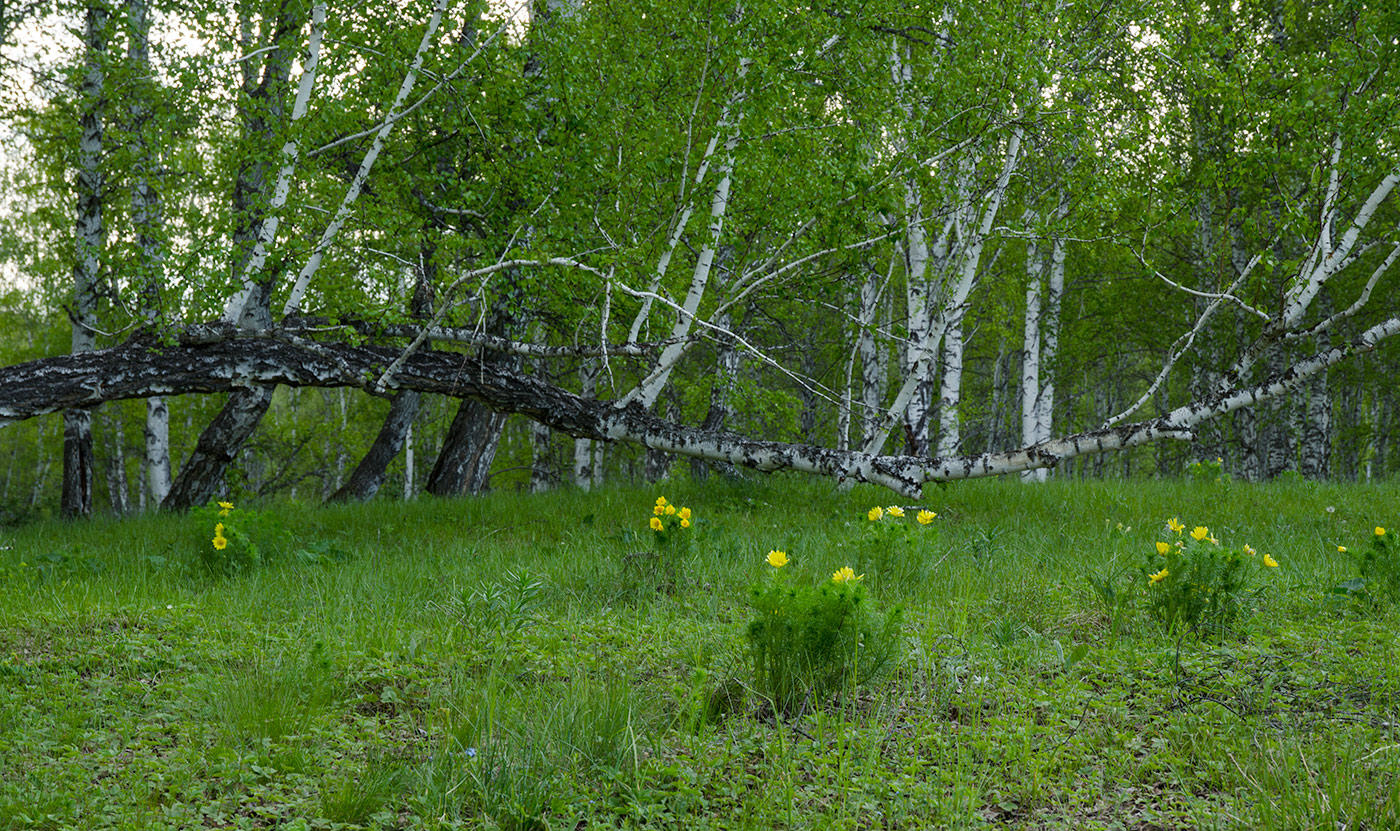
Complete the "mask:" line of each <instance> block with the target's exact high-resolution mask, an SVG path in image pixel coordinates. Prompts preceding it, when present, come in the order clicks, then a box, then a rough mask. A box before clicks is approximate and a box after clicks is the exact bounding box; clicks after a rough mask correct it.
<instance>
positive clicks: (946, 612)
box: [0, 477, 1400, 829]
mask: <svg viewBox="0 0 1400 831" xmlns="http://www.w3.org/2000/svg"><path fill="white" fill-rule="evenodd" d="M657 493H665V495H666V496H667V497H668V498H669V499H671V500H672V502H674V503H676V504H683V505H688V506H690V507H691V508H692V509H693V510H694V511H695V517H696V524H695V526H694V528H693V529H691V530H692V531H693V537H692V544H691V545H690V547H689V549H688V550H687V551H686V553H685V554H684V556H683V557H681V558H680V559H681V562H680V563H679V564H674V563H671V562H663V561H661V560H658V558H656V557H654V556H652V554H651V552H652V548H653V546H652V544H651V543H652V541H651V538H650V532H649V531H648V530H647V528H646V521H647V519H648V518H649V517H650V507H651V505H652V501H653V499H654V498H655V495H656V494H657ZM1397 496H1400V489H1397V488H1396V487H1395V486H1393V485H1387V486H1377V487H1361V486H1341V485H1327V484H1311V483H1296V482H1295V483H1280V484H1271V485H1246V484H1241V483H1223V484H1213V483H1179V482H1126V483H1125V482H1101V483H1070V482H1051V483H1048V484H1045V485H1037V486H1026V485H1022V484H1021V483H1019V482H1010V481H1009V482H998V481H986V482H972V483H966V484H961V485H957V486H954V487H950V488H945V489H937V490H934V491H932V492H931V494H930V497H929V498H928V499H926V500H924V504H925V505H926V506H927V507H929V508H931V509H933V510H935V511H937V512H938V514H939V517H938V519H937V520H936V521H935V522H934V523H933V524H932V525H931V526H929V527H928V528H926V529H924V528H916V529H913V530H916V531H919V532H920V533H916V534H912V535H910V537H909V538H908V539H907V540H904V539H902V538H899V539H880V538H878V537H876V536H872V531H873V530H875V529H873V528H872V526H871V523H869V522H868V521H867V520H866V518H865V511H866V509H867V508H869V507H870V506H871V505H874V504H889V503H890V502H892V501H895V500H893V499H892V497H891V496H890V495H889V494H888V493H886V492H882V491H878V490H875V489H861V488H858V489H857V490H856V491H855V492H854V493H851V494H840V493H837V492H835V491H834V490H832V489H831V488H830V487H828V486H826V485H823V484H820V483H812V482H807V481H804V480H800V479H795V478H781V477H773V478H765V479H758V480H753V481H740V482H731V483H726V482H721V481H714V482H711V483H709V484H707V485H705V486H698V485H691V484H688V483H673V484H668V485H666V486H664V487H663V488H660V489H649V490H638V489H609V490H605V491H603V492H601V493H595V494H582V493H577V492H569V491H564V492H559V493H552V494H545V495H539V496H526V495H517V494H495V495H491V496H489V497H485V498H480V499H470V500H460V501H435V500H425V501H420V502H415V503H412V504H398V503H389V502H384V503H373V504H370V505H366V506H354V507H329V508H312V507H308V506H302V505H281V506H272V507H269V508H267V509H266V510H265V511H264V512H263V513H264V516H263V517H262V520H261V524H257V525H255V524H250V525H249V527H250V528H252V527H272V526H274V525H280V527H279V530H278V532H277V533H276V534H267V537H266V539H267V540H268V541H266V542H265V541H263V540H259V545H260V547H262V548H263V551H262V554H263V556H264V558H265V559H266V560H268V561H269V564H268V565H265V566H263V567H260V568H257V569H254V570H250V571H244V572H241V573H237V574H233V575H231V576H216V575H213V574H210V573H208V572H207V571H206V570H204V569H203V568H202V567H201V566H199V565H197V564H198V562H199V548H198V546H199V545H201V544H207V542H208V538H209V535H210V534H209V530H210V529H208V528H205V527H204V526H203V524H202V521H201V520H199V519H197V518H193V517H144V518H138V519H131V520H124V521H115V520H96V521H93V522H89V523H80V524H60V523H43V524H35V525H30V526H25V527H21V528H17V529H0V547H3V548H4V549H5V550H2V551H0V829H10V828H14V829H29V828H36V829H37V828H53V829H61V828H82V829H101V828H122V829H127V828H181V829H183V828H199V827H209V828H274V827H280V828H318V829H333V828H459V827H461V828H478V827H480V828H505V829H544V828H565V829H569V828H581V827H599V826H607V827H636V828H640V827H648V828H664V827H670V828H735V829H740V828H764V829H769V828H775V827H783V828H852V829H854V828H926V827H945V828H983V827H988V828H990V827H998V828H1000V827H1010V828H1066V829H1069V828H1076V829H1078V828H1103V829H1109V828H1134V829H1174V828H1299V829H1307V828H1319V827H1329V828H1331V827H1336V828H1341V827H1346V828H1350V829H1361V828H1374V829H1381V828H1395V827H1400V785H1398V784H1397V783H1400V726H1397V725H1400V695H1398V693H1400V670H1397V669H1396V667H1397V666H1400V661H1397V658H1400V655H1397V652H1400V648H1398V647H1400V643H1398V642H1397V638H1396V625H1397V622H1400V618H1397V614H1396V612H1395V610H1394V609H1393V608H1391V607H1385V606H1381V607H1376V608H1372V607H1364V606H1361V605H1359V604H1358V603H1354V602H1350V601H1347V600H1345V599H1343V598H1339V597H1337V596H1335V595H1332V594H1330V592H1329V590H1330V588H1331V587H1332V586H1334V585H1336V584H1337V583H1339V582H1341V581H1343V580H1346V579H1348V578H1350V577H1352V576H1354V572H1353V570H1352V564H1351V562H1350V561H1349V560H1347V559H1345V558H1344V557H1343V555H1340V554H1338V553H1337V551H1336V546H1337V545H1339V544H1344V545H1347V546H1349V547H1356V546H1361V545H1364V544H1365V543H1366V541H1367V539H1368V537H1369V535H1370V534H1371V529H1372V528H1373V527H1374V526H1376V525H1386V526H1394V527H1396V528H1397V530H1400V520H1398V519H1397V517H1396V514H1397V512H1400V511H1398V509H1397V505H1400V500H1397ZM901 501H902V500H901ZM239 510H244V509H243V507H242V506H240V508H239ZM1170 516H1179V517H1181V518H1182V519H1184V520H1186V521H1187V523H1188V525H1190V524H1197V523H1198V524H1206V525H1209V526H1210V528H1211V529H1212V531H1213V532H1214V533H1216V534H1218V535H1220V537H1221V538H1222V540H1224V541H1225V542H1226V544H1230V545H1238V544H1241V543H1245V542H1247V543H1249V544H1250V545H1252V546H1253V547H1254V548H1256V549H1258V550H1259V551H1261V552H1268V553H1270V554H1271V555H1272V556H1273V557H1275V558H1276V559H1277V560H1278V561H1279V562H1280V563H1281V565H1280V567H1279V568H1278V569H1276V570H1272V571H1270V573H1269V574H1268V575H1266V576H1267V578H1268V579H1267V580H1265V581H1264V582H1265V583H1266V584H1267V585H1266V586H1265V590H1264V591H1263V592H1262V593H1261V594H1260V595H1259V596H1258V597H1257V598H1255V599H1254V600H1253V601H1252V602H1251V604H1250V615H1251V616H1250V618H1249V620H1248V621H1247V623H1246V625H1245V629H1244V633H1243V636H1241V637H1234V638H1226V639H1216V640H1201V639H1199V638H1196V637H1194V636H1192V635H1190V634H1186V635H1184V636H1175V637H1173V636H1169V635H1168V634H1166V633H1164V632H1163V631H1161V629H1160V627H1158V626H1156V625H1155V624H1154V623H1153V622H1152V621H1151V620H1149V619H1148V618H1147V617H1146V616H1145V615H1144V614H1143V610H1142V604H1141V603H1140V602H1137V601H1139V600H1140V596H1141V594H1142V593H1143V592H1144V591H1146V589H1145V588H1144V587H1143V586H1142V585H1141V580H1140V578H1135V577H1134V575H1135V573H1136V572H1135V571H1134V570H1133V568H1132V567H1133V566H1135V565H1136V564H1137V563H1139V562H1140V561H1141V560H1142V557H1143V553H1144V552H1147V551H1150V550H1151V548H1152V545H1153V542H1154V541H1155V540H1157V539H1161V538H1162V535H1161V529H1162V524H1163V522H1164V521H1165V519H1166V518H1167V517H1170ZM771 548H777V549H782V550H784V551H787V552H788V554H789V555H790V556H791V557H792V563H791V564H790V565H789V566H788V567H787V568H788V569H791V570H792V576H793V578H794V579H809V580H813V581H816V580H821V579H825V577H826V576H827V575H830V574H831V572H832V571H834V570H836V569H838V568H840V567H842V566H846V565H850V566H852V567H853V568H854V569H855V570H856V572H857V573H862V572H863V573H865V574H866V575H867V577H866V585H867V586H868V587H869V588H870V590H871V593H872V594H873V596H874V597H875V598H876V599H877V600H878V601H879V602H880V603H881V604H882V605H884V606H886V607H888V606H889V605H893V604H896V603H898V604H903V605H904V607H905V609H906V623H905V627H904V637H905V646H906V649H905V653H904V657H903V659H902V660H901V661H900V662H899V664H898V666H897V667H896V668H895V669H894V670H893V671H891V672H889V673H887V674H886V675H884V676H882V677H881V678H880V679H879V680H878V681H877V682H876V683H873V684H871V685H868V686H865V687H861V688H858V689H850V688H848V689H845V690H843V691H842V692H841V693H840V694H838V695H836V696H835V697H833V698H832V699H831V700H829V701H823V702H814V703H813V706H810V707H806V708H804V709H803V710H802V711H801V713H800V714H799V715H796V716H794V717H791V718H784V717H781V716H775V715H774V714H773V712H772V710H771V708H768V707H765V706H764V704H763V702H762V701H761V700H758V699H757V698H756V697H754V696H752V695H748V694H747V691H746V689H745V687H746V685H747V683H748V682H749V681H750V680H751V668H750V666H749V664H748V659H747V654H746V652H745V648H744V631H745V628H746V626H747V623H748V615H749V610H748V608H747V607H746V605H745V601H746V598H747V596H748V595H747V593H748V589H749V587H750V586H751V585H753V584H754V583H756V582H758V581H760V580H763V579H767V577H768V572H770V571H771V569H770V568H769V567H768V566H767V565H766V564H765V563H764V555H765V554H766V553H767V552H768V550H769V549H771ZM324 552H334V553H335V556H322V554H323V553H324Z"/></svg>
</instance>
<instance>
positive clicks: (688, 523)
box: [681, 519, 690, 528]
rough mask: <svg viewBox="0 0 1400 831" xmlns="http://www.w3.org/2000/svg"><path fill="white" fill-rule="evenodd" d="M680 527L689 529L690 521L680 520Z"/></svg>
mask: <svg viewBox="0 0 1400 831" xmlns="http://www.w3.org/2000/svg"><path fill="white" fill-rule="evenodd" d="M681 527H682V528H689V527H690V520H688V519H682V520H681Z"/></svg>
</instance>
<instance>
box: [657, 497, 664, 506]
mask: <svg viewBox="0 0 1400 831" xmlns="http://www.w3.org/2000/svg"><path fill="white" fill-rule="evenodd" d="M656 504H658V505H665V504H666V497H664V496H658V497H656Z"/></svg>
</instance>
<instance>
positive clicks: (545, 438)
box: [530, 421, 554, 493]
mask: <svg viewBox="0 0 1400 831" xmlns="http://www.w3.org/2000/svg"><path fill="white" fill-rule="evenodd" d="M550 435H551V433H550V429H549V427H548V426H547V425H544V424H541V423H539V422H538V421H531V422H530V492H531V493H544V492H545V491H547V490H549V488H550V485H551V484H552V483H553V481H554V471H553V467H554V459H553V454H552V453H551V450H552V448H551V447H550Z"/></svg>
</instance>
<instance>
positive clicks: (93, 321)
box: [60, 3, 107, 517]
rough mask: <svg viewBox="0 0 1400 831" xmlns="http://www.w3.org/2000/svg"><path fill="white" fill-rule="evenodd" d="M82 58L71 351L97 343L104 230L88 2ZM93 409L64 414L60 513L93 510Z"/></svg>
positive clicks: (96, 53)
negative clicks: (83, 65) (83, 64)
mask: <svg viewBox="0 0 1400 831" xmlns="http://www.w3.org/2000/svg"><path fill="white" fill-rule="evenodd" d="M83 26H84V29H83V40H84V48H85V54H84V61H85V62H86V70H85V72H84V74H83V81H82V86H81V89H80V93H79V94H80V96H81V100H82V115H81V119H80V120H81V135H80V137H79V139H78V171H77V192H78V204H77V218H76V222H75V229H74V236H75V245H74V248H75V252H74V253H75V257H74V262H73V294H72V298H73V299H72V303H73V307H72V318H73V336H72V351H73V352H74V353H80V352H90V351H92V349H93V347H94V346H96V343H97V337H96V335H97V332H96V328H95V327H96V325H97V298H98V294H99V292H100V291H101V286H100V283H99V281H100V280H101V262H102V249H103V247H104V246H105V244H106V228H105V226H104V225H103V221H102V192H103V190H104V189H105V187H106V181H105V177H104V174H103V170H102V147H103V141H102V134H103V127H104V123H103V122H104V112H103V102H104V100H105V96H106V92H105V87H106V74H105V72H106V71H105V66H104V64H105V62H106V59H107V12H106V10H105V8H104V7H102V6H99V5H97V4H95V3H94V4H93V5H91V6H89V7H88V8H87V12H86V15H85V17H84V24H83ZM92 477H93V447H92V413H91V412H90V411H88V410H69V411H68V412H65V413H64V414H63V494H62V497H61V502H60V510H61V512H62V514H63V516H65V517H86V516H88V515H90V514H91V513H92Z"/></svg>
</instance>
